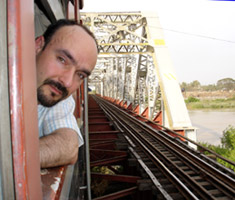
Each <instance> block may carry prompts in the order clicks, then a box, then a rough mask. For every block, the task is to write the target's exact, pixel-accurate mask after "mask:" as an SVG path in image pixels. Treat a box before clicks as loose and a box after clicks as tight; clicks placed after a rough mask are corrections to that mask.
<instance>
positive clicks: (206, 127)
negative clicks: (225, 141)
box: [189, 110, 235, 145]
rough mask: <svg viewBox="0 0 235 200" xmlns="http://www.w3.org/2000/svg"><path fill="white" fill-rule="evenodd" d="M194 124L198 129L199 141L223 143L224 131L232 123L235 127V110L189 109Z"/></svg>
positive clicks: (214, 143) (215, 143)
mask: <svg viewBox="0 0 235 200" xmlns="http://www.w3.org/2000/svg"><path fill="white" fill-rule="evenodd" d="M189 116H190V119H191V122H192V125H193V126H194V127H196V128H198V130H197V141H198V142H206V143H209V144H213V145H219V144H221V142H220V138H221V137H222V135H223V131H224V130H225V129H226V128H227V127H228V126H229V125H232V126H234V127H235V112H234V111H233V112H229V111H201V110H200V111H199V110H196V111H189Z"/></svg>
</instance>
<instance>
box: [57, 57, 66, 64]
mask: <svg viewBox="0 0 235 200" xmlns="http://www.w3.org/2000/svg"><path fill="white" fill-rule="evenodd" d="M58 60H59V61H60V62H61V63H63V64H65V59H64V58H62V57H60V56H59V57H58Z"/></svg>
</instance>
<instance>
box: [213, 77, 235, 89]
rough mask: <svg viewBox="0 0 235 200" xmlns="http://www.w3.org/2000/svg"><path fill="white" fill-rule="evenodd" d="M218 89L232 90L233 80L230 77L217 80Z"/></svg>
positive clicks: (233, 86)
mask: <svg viewBox="0 0 235 200" xmlns="http://www.w3.org/2000/svg"><path fill="white" fill-rule="evenodd" d="M217 87H218V89H225V90H232V89H234V88H235V80H234V79H232V78H223V79H220V80H218V81H217Z"/></svg>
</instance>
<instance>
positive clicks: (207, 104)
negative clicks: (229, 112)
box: [185, 96, 235, 110]
mask: <svg viewBox="0 0 235 200" xmlns="http://www.w3.org/2000/svg"><path fill="white" fill-rule="evenodd" d="M185 103H186V106H187V108H188V109H189V110H195V109H213V110H215V109H219V110H221V109H233V110H234V109H235V96H234V97H232V98H228V99H214V100H206V99H205V100H200V99H198V98H195V97H189V98H188V99H186V100H185Z"/></svg>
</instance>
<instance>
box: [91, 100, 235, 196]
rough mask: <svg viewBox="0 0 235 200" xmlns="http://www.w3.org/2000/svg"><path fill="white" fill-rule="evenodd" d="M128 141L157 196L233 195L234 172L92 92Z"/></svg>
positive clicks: (234, 184) (162, 129)
mask: <svg viewBox="0 0 235 200" xmlns="http://www.w3.org/2000/svg"><path fill="white" fill-rule="evenodd" d="M93 98H94V99H95V100H96V102H97V103H98V104H99V105H100V107H101V108H102V109H103V110H104V112H105V113H106V115H107V116H108V118H109V119H110V120H111V121H112V122H113V124H114V126H115V127H116V128H117V129H119V131H121V132H122V133H123V135H124V137H125V138H126V140H127V142H128V143H129V147H128V149H129V151H130V152H131V154H132V156H133V157H135V158H136V160H137V161H138V162H139V164H140V165H141V166H142V171H143V175H144V176H145V175H146V176H148V177H150V179H151V180H152V183H153V187H154V189H155V191H156V193H157V197H158V199H169V200H170V199H207V200H208V199H235V192H234V191H235V174H234V172H233V171H232V170H230V169H227V168H225V167H224V166H222V165H220V164H218V163H217V162H216V161H214V160H212V159H210V158H208V157H207V156H205V155H204V154H202V153H200V152H199V151H196V150H194V149H193V148H191V147H189V146H188V145H187V144H186V143H185V141H184V140H181V139H179V138H178V137H173V136H171V135H169V134H168V133H166V131H165V130H164V128H160V129H159V130H156V129H154V128H152V127H151V126H149V125H147V124H146V123H144V122H141V121H140V120H137V119H136V118H135V117H133V116H132V115H130V114H128V113H127V112H126V111H123V110H121V109H120V108H118V107H117V106H115V105H114V104H112V103H110V102H108V101H105V100H104V99H102V98H100V97H97V96H93Z"/></svg>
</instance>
